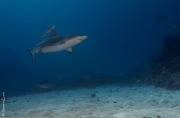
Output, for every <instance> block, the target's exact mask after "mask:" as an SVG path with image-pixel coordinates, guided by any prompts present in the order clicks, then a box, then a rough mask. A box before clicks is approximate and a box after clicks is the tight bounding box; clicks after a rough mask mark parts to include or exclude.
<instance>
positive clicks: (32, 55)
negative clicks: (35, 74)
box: [27, 48, 34, 62]
mask: <svg viewBox="0 0 180 118" xmlns="http://www.w3.org/2000/svg"><path fill="white" fill-rule="evenodd" d="M27 50H28V51H29V53H30V54H31V57H32V62H34V52H33V51H32V50H31V49H29V48H27Z"/></svg>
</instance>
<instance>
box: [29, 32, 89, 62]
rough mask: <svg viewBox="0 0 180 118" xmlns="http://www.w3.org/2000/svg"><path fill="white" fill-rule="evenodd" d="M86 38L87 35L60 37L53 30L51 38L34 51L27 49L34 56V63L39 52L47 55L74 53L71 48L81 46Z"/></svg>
mask: <svg viewBox="0 0 180 118" xmlns="http://www.w3.org/2000/svg"><path fill="white" fill-rule="evenodd" d="M86 38H87V36H86V35H58V34H57V33H56V32H55V31H54V30H51V31H50V37H49V38H47V39H45V40H44V41H42V42H40V43H39V44H38V45H37V46H35V47H34V49H33V50H30V49H29V48H27V49H28V51H29V52H30V54H31V56H32V61H34V54H36V53H38V52H43V53H46V52H58V51H62V50H66V51H68V52H69V53H72V48H71V47H72V46H74V45H77V44H79V43H80V42H82V41H83V40H84V39H86Z"/></svg>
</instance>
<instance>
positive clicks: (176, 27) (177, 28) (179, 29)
mask: <svg viewBox="0 0 180 118" xmlns="http://www.w3.org/2000/svg"><path fill="white" fill-rule="evenodd" d="M173 29H174V30H175V31H176V32H178V33H180V23H179V22H176V23H175V24H174V27H173Z"/></svg>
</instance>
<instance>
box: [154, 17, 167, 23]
mask: <svg viewBox="0 0 180 118" xmlns="http://www.w3.org/2000/svg"><path fill="white" fill-rule="evenodd" d="M155 21H156V22H157V23H158V24H159V23H160V22H163V21H165V17H164V16H163V15H158V17H157V18H155Z"/></svg>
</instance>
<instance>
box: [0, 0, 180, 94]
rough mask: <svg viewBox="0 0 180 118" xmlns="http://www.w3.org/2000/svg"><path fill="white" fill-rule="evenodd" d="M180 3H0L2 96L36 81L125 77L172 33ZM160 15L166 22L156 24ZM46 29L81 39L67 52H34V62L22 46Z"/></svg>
mask: <svg viewBox="0 0 180 118" xmlns="http://www.w3.org/2000/svg"><path fill="white" fill-rule="evenodd" d="M179 5H180V1H179V0H38V1H37V0H1V1H0V15H1V18H0V26H1V28H0V36H1V38H0V39H1V43H0V50H1V52H0V54H1V58H0V92H1V91H5V92H7V93H10V92H16V91H20V90H24V89H28V88H33V87H34V82H36V81H43V80H53V79H56V78H58V77H62V78H71V77H74V76H76V75H78V74H79V73H81V72H83V71H91V72H97V73H105V74H107V75H110V76H112V75H124V74H125V73H127V72H128V71H130V70H131V69H132V68H134V67H136V66H138V65H140V64H142V63H143V62H145V61H146V60H147V59H148V58H149V56H150V55H151V54H153V53H154V52H155V51H156V50H157V49H158V47H159V46H160V45H161V41H162V39H163V37H164V36H166V35H168V34H172V33H175V31H173V25H174V23H175V22H177V21H180V15H179V14H180V13H179V11H180V7H179ZM158 15H164V16H165V21H164V22H162V23H159V24H157V23H156V22H155V20H154V18H155V17H157V16H158ZM50 25H55V26H56V28H55V31H56V32H57V33H58V34H76V33H77V34H85V35H87V36H88V38H87V39H86V40H84V41H83V42H82V43H80V44H78V45H76V46H74V47H73V48H72V49H73V54H71V55H70V54H68V53H67V52H66V51H61V52H56V53H47V54H43V53H38V54H37V55H35V61H34V63H32V62H31V56H30V54H29V53H28V51H27V50H26V47H29V48H31V49H32V48H33V47H34V46H35V45H37V44H38V43H39V42H40V41H42V40H43V39H37V38H35V36H37V35H39V34H40V33H42V32H43V31H44V29H45V28H47V27H48V26H50Z"/></svg>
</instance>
